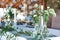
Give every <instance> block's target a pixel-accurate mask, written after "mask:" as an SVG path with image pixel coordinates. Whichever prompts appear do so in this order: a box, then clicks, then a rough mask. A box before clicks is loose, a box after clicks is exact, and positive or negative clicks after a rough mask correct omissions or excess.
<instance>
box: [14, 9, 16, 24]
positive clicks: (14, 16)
mask: <svg viewBox="0 0 60 40" xmlns="http://www.w3.org/2000/svg"><path fill="white" fill-rule="evenodd" d="M16 11H17V10H16V9H14V25H16Z"/></svg>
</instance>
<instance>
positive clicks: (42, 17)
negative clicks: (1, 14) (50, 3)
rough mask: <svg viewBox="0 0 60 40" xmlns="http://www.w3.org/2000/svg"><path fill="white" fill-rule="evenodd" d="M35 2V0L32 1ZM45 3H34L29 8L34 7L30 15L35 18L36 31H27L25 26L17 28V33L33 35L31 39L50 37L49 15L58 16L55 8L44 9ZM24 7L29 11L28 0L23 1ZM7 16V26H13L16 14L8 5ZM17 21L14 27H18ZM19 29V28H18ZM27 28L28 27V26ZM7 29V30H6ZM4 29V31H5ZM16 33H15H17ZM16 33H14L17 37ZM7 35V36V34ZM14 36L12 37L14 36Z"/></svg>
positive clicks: (39, 39) (40, 39) (43, 39)
mask: <svg viewBox="0 0 60 40" xmlns="http://www.w3.org/2000/svg"><path fill="white" fill-rule="evenodd" d="M32 2H33V1H32ZM43 7H44V6H43V5H38V4H37V3H36V4H34V6H32V7H29V9H31V8H34V10H32V11H31V14H30V17H31V18H32V19H33V23H34V31H31V32H30V31H28V30H27V31H26V30H25V29H24V28H22V29H20V31H19V30H17V31H19V32H17V31H16V32H17V34H19V36H20V34H23V35H25V36H26V35H28V37H29V36H31V37H32V38H30V40H46V38H47V37H48V33H47V21H48V19H49V16H54V17H55V16H56V13H55V11H54V9H52V8H49V7H47V10H44V9H43ZM23 8H24V10H23V11H24V12H25V11H27V3H26V1H24V3H23ZM6 11H7V12H6V17H7V19H8V21H9V23H8V24H6V27H8V28H9V27H11V28H12V26H13V25H12V19H15V20H14V21H16V14H15V15H14V14H13V10H12V8H11V7H7V9H6ZM16 26H17V25H16V22H15V24H14V27H16ZM17 29H18V28H17ZM26 29H27V28H26ZM4 31H5V30H4ZM4 31H3V32H4ZM1 32H2V31H1ZM5 33H6V34H5ZM3 34H4V35H5V36H6V35H8V34H7V31H6V32H4V33H3ZM17 34H15V35H17ZM15 35H12V36H13V37H14V38H15ZM10 36H11V35H8V38H9V39H8V40H10ZM6 37H7V36H6ZM13 37H12V38H13Z"/></svg>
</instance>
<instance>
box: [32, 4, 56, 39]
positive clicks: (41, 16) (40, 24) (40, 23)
mask: <svg viewBox="0 0 60 40" xmlns="http://www.w3.org/2000/svg"><path fill="white" fill-rule="evenodd" d="M34 7H35V8H36V9H35V10H36V11H35V13H34V12H32V18H33V19H34V23H35V31H34V32H33V37H34V38H33V40H45V38H46V37H47V21H48V18H49V16H54V17H55V16H56V13H55V11H54V9H52V8H47V10H43V6H42V5H40V6H37V4H36V6H34ZM38 9H39V10H38Z"/></svg>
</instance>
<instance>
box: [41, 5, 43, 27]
mask: <svg viewBox="0 0 60 40" xmlns="http://www.w3.org/2000/svg"><path fill="white" fill-rule="evenodd" d="M41 10H43V5H41ZM41 26H43V16H41Z"/></svg>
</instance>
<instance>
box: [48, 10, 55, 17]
mask: <svg viewBox="0 0 60 40" xmlns="http://www.w3.org/2000/svg"><path fill="white" fill-rule="evenodd" d="M48 11H49V13H50V15H52V16H54V17H55V16H56V13H55V11H54V9H49V10H48Z"/></svg>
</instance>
